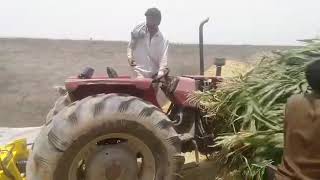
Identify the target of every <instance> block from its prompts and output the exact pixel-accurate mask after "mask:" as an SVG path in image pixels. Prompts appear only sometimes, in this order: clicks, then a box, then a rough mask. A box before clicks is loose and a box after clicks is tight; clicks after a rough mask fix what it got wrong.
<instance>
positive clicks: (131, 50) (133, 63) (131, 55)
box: [127, 38, 136, 66]
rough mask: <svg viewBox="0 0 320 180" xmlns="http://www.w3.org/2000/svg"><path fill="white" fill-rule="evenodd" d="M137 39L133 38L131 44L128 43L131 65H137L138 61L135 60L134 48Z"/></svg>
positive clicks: (128, 55)
mask: <svg viewBox="0 0 320 180" xmlns="http://www.w3.org/2000/svg"><path fill="white" fill-rule="evenodd" d="M134 41H135V40H133V39H132V38H131V40H130V42H129V44H128V48H127V57H128V63H129V65H130V66H135V65H136V63H135V61H134V60H133V48H134V43H135V42H134Z"/></svg>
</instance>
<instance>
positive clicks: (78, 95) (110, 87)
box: [65, 76, 159, 107]
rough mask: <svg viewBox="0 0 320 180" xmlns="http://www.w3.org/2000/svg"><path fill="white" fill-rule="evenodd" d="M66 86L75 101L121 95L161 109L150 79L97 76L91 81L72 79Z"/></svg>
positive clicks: (67, 81)
mask: <svg viewBox="0 0 320 180" xmlns="http://www.w3.org/2000/svg"><path fill="white" fill-rule="evenodd" d="M65 86H66V89H67V90H68V92H69V94H70V97H71V98H72V100H73V101H76V100H80V99H83V98H85V97H87V96H92V95H95V94H102V93H104V94H110V93H119V94H128V95H131V96H136V97H139V98H141V99H143V100H145V101H148V102H150V103H152V104H154V105H155V106H158V107H159V105H158V103H157V100H156V93H155V90H154V89H153V87H152V79H149V78H142V79H130V78H128V77H118V78H108V77H105V76H99V77H97V76H95V77H93V78H91V79H78V78H77V77H70V78H68V79H67V80H66V82H65Z"/></svg>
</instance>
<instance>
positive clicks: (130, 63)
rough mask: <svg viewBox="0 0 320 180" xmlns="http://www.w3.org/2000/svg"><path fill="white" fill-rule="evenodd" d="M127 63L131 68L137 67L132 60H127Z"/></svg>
mask: <svg viewBox="0 0 320 180" xmlns="http://www.w3.org/2000/svg"><path fill="white" fill-rule="evenodd" d="M128 63H129V65H130V66H132V67H134V66H136V65H137V64H136V62H135V61H134V60H133V59H132V58H128Z"/></svg>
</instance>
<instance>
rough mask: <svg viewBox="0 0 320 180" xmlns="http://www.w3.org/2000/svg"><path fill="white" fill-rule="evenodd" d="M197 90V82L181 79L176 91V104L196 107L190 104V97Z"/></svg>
mask: <svg viewBox="0 0 320 180" xmlns="http://www.w3.org/2000/svg"><path fill="white" fill-rule="evenodd" d="M196 90H197V89H196V81H195V80H194V79H191V78H186V77H179V82H178V85H177V88H176V90H175V91H174V97H173V99H174V104H177V105H182V106H186V107H194V105H192V104H190V103H189V102H188V96H189V95H190V94H191V93H192V92H194V91H196Z"/></svg>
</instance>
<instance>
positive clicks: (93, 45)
mask: <svg viewBox="0 0 320 180" xmlns="http://www.w3.org/2000/svg"><path fill="white" fill-rule="evenodd" d="M126 46H127V43H126V42H110V41H72V40H45V39H0V79H1V80H0V126H2V127H3V126H5V127H23V126H38V125H40V124H42V123H43V121H44V118H45V116H46V113H47V112H48V110H49V109H50V108H51V106H52V105H53V102H54V101H55V99H56V98H57V94H56V93H55V92H54V90H53V88H52V87H53V86H54V85H62V84H63V82H64V79H65V78H66V77H68V76H70V75H75V74H77V73H78V72H79V71H80V70H81V69H82V68H83V67H85V66H91V67H93V68H95V69H96V73H98V74H104V73H105V67H106V66H111V67H114V68H115V69H116V70H117V71H118V72H119V74H128V72H129V70H130V69H129V67H128V65H127V60H126ZM288 48H293V47H284V46H248V45H242V46H232V45H208V46H205V61H206V63H205V64H206V67H210V66H211V65H212V63H213V58H214V57H225V58H227V59H232V60H238V61H251V60H253V59H256V58H257V57H258V56H260V55H261V54H263V53H266V52H270V51H271V50H281V49H288ZM198 62H199V54H198V47H197V45H177V44H174V45H171V47H170V51H169V67H170V69H171V74H174V75H181V74H197V73H198V71H199V63H198Z"/></svg>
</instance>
